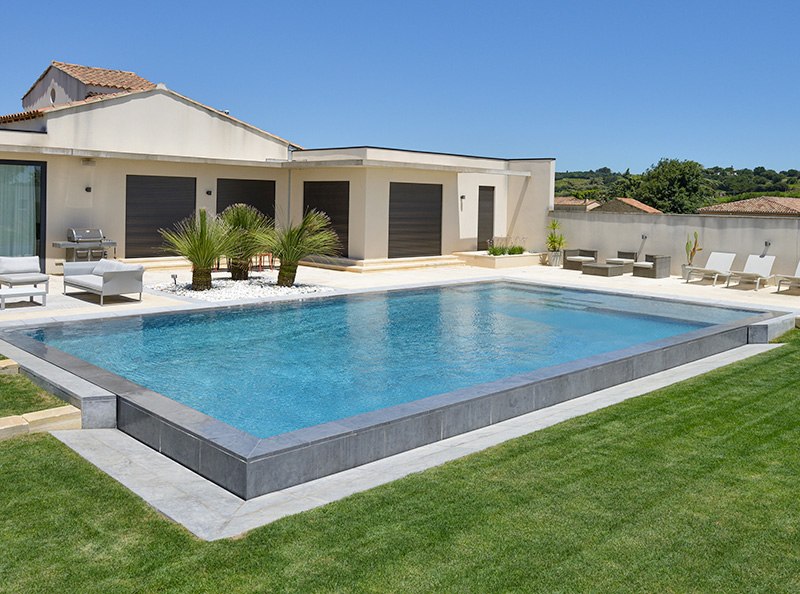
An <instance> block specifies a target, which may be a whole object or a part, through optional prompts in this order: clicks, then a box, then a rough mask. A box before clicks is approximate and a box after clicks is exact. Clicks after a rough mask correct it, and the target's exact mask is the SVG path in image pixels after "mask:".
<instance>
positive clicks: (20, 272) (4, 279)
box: [0, 256, 50, 292]
mask: <svg viewBox="0 0 800 594" xmlns="http://www.w3.org/2000/svg"><path fill="white" fill-rule="evenodd" d="M3 285H8V286H9V287H11V288H12V289H13V288H14V287H16V286H19V285H33V286H34V287H38V286H39V285H44V290H45V292H48V291H50V277H49V276H47V275H46V274H42V269H41V268H40V267H39V256H0V289H2V288H3Z"/></svg>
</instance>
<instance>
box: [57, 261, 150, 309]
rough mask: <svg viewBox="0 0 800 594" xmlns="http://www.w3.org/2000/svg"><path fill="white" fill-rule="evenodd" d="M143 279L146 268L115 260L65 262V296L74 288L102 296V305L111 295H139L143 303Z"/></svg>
mask: <svg viewBox="0 0 800 594" xmlns="http://www.w3.org/2000/svg"><path fill="white" fill-rule="evenodd" d="M143 277H144V266H142V265H140V264H125V263H123V262H116V261H114V260H99V261H97V262H64V294H66V293H67V287H73V288H76V289H80V290H81V291H86V292H89V293H94V294H95V295H100V305H103V298H104V297H108V296H109V295H123V294H127V293H139V301H141V300H142V290H143V281H142V279H143Z"/></svg>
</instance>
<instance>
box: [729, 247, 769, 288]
mask: <svg viewBox="0 0 800 594" xmlns="http://www.w3.org/2000/svg"><path fill="white" fill-rule="evenodd" d="M774 264H775V256H763V255H761V256H759V255H758V254H750V255H749V256H747V262H745V265H744V270H731V273H730V275H729V276H728V282H727V283H725V286H726V287H730V286H731V281H732V280H734V279H735V280H738V281H739V282H740V283H741V282H742V281H755V283H756V291H758V287H759V285H760V284H761V281H764V284H767V281H769V280H770V279H771V278H774V276H775V275H773V274H772V266H773V265H774Z"/></svg>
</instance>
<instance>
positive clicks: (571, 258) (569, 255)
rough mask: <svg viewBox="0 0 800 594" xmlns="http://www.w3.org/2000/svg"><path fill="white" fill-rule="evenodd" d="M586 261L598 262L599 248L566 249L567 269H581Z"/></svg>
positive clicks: (565, 265) (565, 262)
mask: <svg viewBox="0 0 800 594" xmlns="http://www.w3.org/2000/svg"><path fill="white" fill-rule="evenodd" d="M586 262H589V263H590V264H591V263H594V262H597V250H578V249H575V250H564V268H566V269H567V270H581V269H582V268H583V265H584V263H586Z"/></svg>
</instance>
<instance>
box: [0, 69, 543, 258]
mask: <svg viewBox="0 0 800 594" xmlns="http://www.w3.org/2000/svg"><path fill="white" fill-rule="evenodd" d="M23 107H25V109H26V110H25V111H23V112H21V113H16V114H11V115H7V116H0V255H39V256H41V257H42V258H43V259H44V260H45V264H46V268H47V270H48V271H49V272H56V271H58V268H57V267H56V265H57V263H58V262H60V261H62V260H63V259H64V258H65V252H64V249H62V248H56V247H53V245H52V244H53V242H57V241H63V240H64V239H66V231H67V229H69V228H95V227H99V228H101V229H103V231H104V232H105V234H106V236H107V237H109V238H111V239H114V240H116V241H117V242H118V248H117V251H116V256H117V257H120V258H126V259H130V258H149V257H158V256H161V255H163V251H162V239H161V236H160V234H159V233H158V229H160V228H169V227H172V225H173V224H174V223H175V222H176V221H178V220H180V219H182V218H184V217H186V216H188V215H190V214H192V213H194V212H195V211H196V210H197V209H198V208H206V209H208V210H209V211H211V212H219V211H221V210H223V209H224V208H225V207H226V206H228V205H230V204H233V203H235V202H245V203H249V204H252V205H254V206H256V207H257V208H259V209H260V210H262V211H263V212H265V213H266V214H268V215H270V216H274V217H275V218H276V220H277V221H278V224H282V223H285V222H286V221H288V220H297V219H298V218H299V217H300V216H301V215H302V213H303V211H304V210H305V209H307V208H317V209H320V210H324V211H325V212H327V213H328V215H329V216H330V217H331V220H332V223H333V225H334V227H335V228H336V230H337V231H338V232H339V234H340V236H341V238H342V241H343V244H344V246H345V250H346V253H345V254H344V256H346V257H347V258H348V259H349V260H356V261H366V262H367V263H368V262H370V261H375V260H383V259H387V258H409V257H422V256H440V255H447V254H452V253H453V252H456V251H468V250H475V249H477V248H478V247H479V246H480V247H485V241H486V240H487V239H490V238H492V237H493V236H495V237H496V236H517V237H520V238H525V239H524V241H525V242H526V244H527V247H528V248H529V249H536V250H538V249H540V248H541V247H542V246H543V243H544V234H545V233H544V228H545V221H546V217H547V214H548V212H549V210H551V209H552V207H553V188H554V177H555V162H554V159H519V160H505V159H495V158H487V157H468V156H461V155H448V154H440V153H427V152H418V151H408V150H396V149H386V148H375V147H348V148H326V149H314V150H306V149H303V148H302V147H300V146H298V145H296V144H293V143H291V142H289V141H287V140H284V139H282V138H279V137H277V136H275V135H273V134H270V133H268V132H265V131H263V130H260V129H258V128H256V127H254V126H251V125H249V124H247V123H245V122H242V121H239V120H237V119H236V118H233V117H231V116H230V115H228V114H226V113H224V112H221V111H219V110H216V109H213V108H210V107H207V106H205V105H203V104H201V103H198V102H196V101H193V100H191V99H189V98H187V97H184V96H182V95H180V94H178V93H175V92H174V91H171V90H169V89H168V88H166V86H164V85H163V84H158V85H155V84H153V83H151V82H149V81H147V80H145V79H142V78H141V77H138V76H136V75H135V74H133V73H130V72H123V71H117V70H105V69H101V68H89V67H85V66H77V65H70V64H64V63H61V62H53V63H52V64H51V65H50V67H48V69H47V70H46V71H45V72H44V73H43V74H42V76H41V77H39V79H38V80H37V82H36V83H35V84H34V85H33V87H31V89H30V90H29V91H28V93H26V95H25V98H24V99H23ZM362 263H363V262H362Z"/></svg>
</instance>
